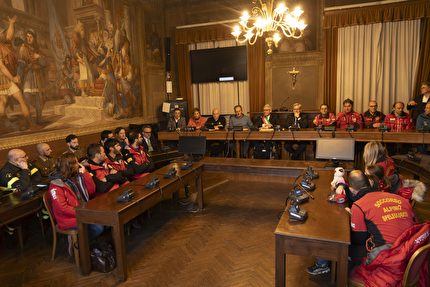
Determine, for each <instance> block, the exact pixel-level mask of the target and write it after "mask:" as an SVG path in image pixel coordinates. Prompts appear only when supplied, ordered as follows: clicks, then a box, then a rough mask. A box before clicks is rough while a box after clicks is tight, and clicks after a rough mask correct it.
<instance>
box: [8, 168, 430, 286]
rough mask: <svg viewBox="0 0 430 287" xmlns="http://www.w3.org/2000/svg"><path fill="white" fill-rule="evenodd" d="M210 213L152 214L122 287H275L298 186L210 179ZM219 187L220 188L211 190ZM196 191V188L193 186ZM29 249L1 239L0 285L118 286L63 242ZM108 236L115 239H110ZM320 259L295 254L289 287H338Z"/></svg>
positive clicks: (132, 241) (130, 247)
mask: <svg viewBox="0 0 430 287" xmlns="http://www.w3.org/2000/svg"><path fill="white" fill-rule="evenodd" d="M204 187H205V191H204V194H205V204H206V206H205V210H204V211H202V212H197V213H190V212H188V211H187V206H183V205H179V206H177V207H175V208H173V209H172V205H171V201H164V202H162V203H161V207H162V210H160V208H159V207H158V206H156V207H154V208H153V209H152V214H151V218H150V219H148V218H147V216H145V217H144V218H143V220H142V225H143V228H142V229H134V230H132V234H131V235H130V236H128V235H126V250H127V268H128V280H127V281H126V282H125V283H123V284H120V285H121V286H274V284H275V236H274V234H273V232H274V230H275V227H276V225H277V223H278V216H279V213H280V212H281V211H283V210H284V206H285V199H286V197H287V193H288V192H289V189H290V188H291V186H290V185H288V184H283V183H265V182H257V183H255V182H252V183H248V182H233V181H221V180H217V179H214V178H213V176H212V175H209V174H207V175H205V177H204ZM211 187H212V188H211ZM191 192H195V187H194V188H191ZM415 211H416V214H417V216H418V218H419V220H420V222H422V221H428V220H430V193H427V195H426V203H424V204H417V205H416V207H415ZM25 236H26V242H25V250H24V251H23V252H21V250H20V248H19V246H17V247H15V249H14V250H12V251H10V250H7V249H6V248H5V245H4V240H3V239H0V270H1V271H0V286H116V285H119V283H118V279H117V277H116V269H115V270H114V271H112V272H111V273H109V274H102V273H97V272H92V273H91V274H90V275H89V276H83V275H81V274H80V272H78V270H77V268H76V267H75V265H74V259H73V258H72V257H69V256H68V253H67V248H66V246H67V239H66V238H65V237H60V240H59V244H58V245H57V257H56V259H55V261H51V248H52V233H51V231H50V230H49V231H48V235H47V238H46V239H45V240H43V237H42V236H41V235H34V234H32V233H29V232H26V233H25ZM103 236H105V237H109V236H110V234H109V232H107V234H104V235H103ZM313 262H314V259H312V258H304V257H299V256H287V286H335V284H332V283H330V275H329V274H325V275H320V276H311V275H309V274H308V273H307V272H306V270H305V268H306V267H307V266H309V265H312V264H313Z"/></svg>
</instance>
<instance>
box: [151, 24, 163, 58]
mask: <svg viewBox="0 0 430 287" xmlns="http://www.w3.org/2000/svg"><path fill="white" fill-rule="evenodd" d="M148 48H150V49H151V51H152V60H161V58H160V57H161V46H160V36H158V33H157V28H156V27H155V24H154V23H152V34H151V36H150V38H149V44H148Z"/></svg>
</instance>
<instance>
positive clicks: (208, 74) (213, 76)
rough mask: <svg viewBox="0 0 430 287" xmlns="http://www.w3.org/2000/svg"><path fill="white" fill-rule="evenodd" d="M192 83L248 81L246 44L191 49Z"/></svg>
mask: <svg viewBox="0 0 430 287" xmlns="http://www.w3.org/2000/svg"><path fill="white" fill-rule="evenodd" d="M190 67H191V82H192V83H212V82H219V81H226V80H228V81H246V80H247V79H248V74H247V56H246V46H234V47H225V48H215V49H203V50H192V51H190Z"/></svg>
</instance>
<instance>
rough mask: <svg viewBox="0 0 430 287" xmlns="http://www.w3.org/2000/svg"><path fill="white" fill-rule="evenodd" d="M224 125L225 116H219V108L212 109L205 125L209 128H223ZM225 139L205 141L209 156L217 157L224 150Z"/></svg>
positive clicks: (217, 129)
mask: <svg viewBox="0 0 430 287" xmlns="http://www.w3.org/2000/svg"><path fill="white" fill-rule="evenodd" d="M225 125H226V121H225V118H224V117H222V116H220V111H219V109H213V111H212V116H211V117H209V118H208V119H207V121H206V125H205V126H206V127H207V128H208V129H210V130H212V129H213V130H216V131H219V130H224V129H225ZM225 143H226V141H223V140H219V141H206V149H207V150H208V151H209V154H210V156H211V157H219V156H221V153H222V152H223V150H224V147H225Z"/></svg>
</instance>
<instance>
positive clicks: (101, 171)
mask: <svg viewBox="0 0 430 287" xmlns="http://www.w3.org/2000/svg"><path fill="white" fill-rule="evenodd" d="M85 167H86V168H87V169H88V170H89V171H90V174H91V175H92V176H95V177H96V178H98V179H99V180H102V179H103V178H106V177H109V179H108V180H107V181H108V182H111V184H112V187H111V188H109V187H108V188H109V190H107V191H106V189H105V190H104V191H102V190H101V189H97V192H95V193H94V194H93V197H99V196H100V195H102V194H104V193H106V192H109V191H112V190H114V189H117V188H118V187H120V186H123V185H124V184H128V183H129V181H127V180H126V179H125V178H123V176H122V175H121V174H120V173H118V174H114V175H112V174H111V173H110V171H111V170H112V169H114V168H113V167H112V166H111V165H109V164H106V163H104V164H103V165H102V166H100V165H97V164H91V163H89V164H88V165H86V166H85ZM95 181H96V182H97V180H95ZM96 185H97V183H96ZM98 187H100V185H98Z"/></svg>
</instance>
